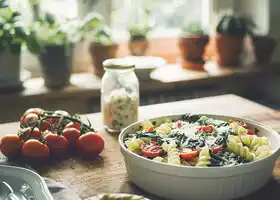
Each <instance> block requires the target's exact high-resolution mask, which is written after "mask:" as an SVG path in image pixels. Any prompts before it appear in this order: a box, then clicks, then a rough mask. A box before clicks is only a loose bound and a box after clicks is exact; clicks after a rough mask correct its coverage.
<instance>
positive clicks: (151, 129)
mask: <svg viewBox="0 0 280 200" xmlns="http://www.w3.org/2000/svg"><path fill="white" fill-rule="evenodd" d="M154 130H155V128H154V127H153V126H151V127H149V128H147V129H146V131H147V132H153V131H154Z"/></svg>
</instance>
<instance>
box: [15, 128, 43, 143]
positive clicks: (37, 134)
mask: <svg viewBox="0 0 280 200" xmlns="http://www.w3.org/2000/svg"><path fill="white" fill-rule="evenodd" d="M41 135H42V134H41V131H40V130H39V129H38V128H37V127H35V128H34V129H33V131H32V133H31V127H27V128H24V129H21V130H20V131H19V137H20V138H21V140H23V141H27V140H28V139H30V138H33V139H37V140H39V139H40V138H41Z"/></svg>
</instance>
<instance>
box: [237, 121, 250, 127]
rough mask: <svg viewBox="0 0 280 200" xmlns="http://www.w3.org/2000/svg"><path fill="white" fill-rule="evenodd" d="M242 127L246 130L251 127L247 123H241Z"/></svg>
mask: <svg viewBox="0 0 280 200" xmlns="http://www.w3.org/2000/svg"><path fill="white" fill-rule="evenodd" d="M239 124H240V126H243V127H244V128H246V129H248V128H249V126H248V124H247V123H246V122H239Z"/></svg>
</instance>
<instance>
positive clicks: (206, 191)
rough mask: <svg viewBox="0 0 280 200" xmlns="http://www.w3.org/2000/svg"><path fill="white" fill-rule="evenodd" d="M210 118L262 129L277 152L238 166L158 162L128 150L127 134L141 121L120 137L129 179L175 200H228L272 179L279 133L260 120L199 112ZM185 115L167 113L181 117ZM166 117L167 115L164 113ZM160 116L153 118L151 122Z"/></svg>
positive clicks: (279, 146) (279, 148) (253, 189)
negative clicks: (243, 123)
mask: <svg viewBox="0 0 280 200" xmlns="http://www.w3.org/2000/svg"><path fill="white" fill-rule="evenodd" d="M200 115H204V116H207V117H211V118H215V119H221V120H229V119H235V120H240V121H244V122H246V123H248V124H249V125H250V126H251V127H255V128H257V129H259V131H260V132H259V134H258V135H261V136H265V137H267V138H268V139H269V141H270V142H271V146H272V148H273V149H274V152H273V154H272V155H270V156H269V157H267V158H265V159H262V160H259V161H254V162H250V163H246V164H242V165H238V166H226V167H188V166H178V165H171V164H166V163H159V162H156V161H153V160H149V159H147V158H144V157H142V156H139V155H137V154H135V153H133V152H131V151H129V150H128V149H127V148H126V147H125V144H124V138H126V136H127V134H129V133H133V132H134V131H136V130H139V126H140V125H141V122H142V121H140V122H136V123H134V124H131V125H130V126H128V127H126V128H125V129H124V130H123V131H122V132H121V134H120V136H119V143H120V147H121V153H122V154H123V156H124V160H125V165H126V169H127V172H128V174H129V177H130V179H131V180H132V182H134V183H135V184H136V185H137V186H138V187H140V188H142V189H143V190H144V191H146V192H148V193H151V194H154V195H156V196H159V197H163V198H167V199H172V200H185V199H188V200H206V199H207V200H209V199H215V200H225V199H235V198H240V197H244V196H246V195H248V194H250V193H252V192H254V191H256V190H258V189H259V188H261V187H262V186H264V185H265V184H266V183H267V181H268V180H269V179H270V178H271V176H272V172H273V168H274V164H275V162H276V160H277V158H278V157H279V153H280V136H279V135H278V133H277V132H276V131H274V130H272V129H271V128H269V127H267V126H265V125H262V124H260V123H258V122H255V121H251V120H247V119H243V118H236V117H229V116H221V115H207V114H200ZM181 116H182V115H174V116H167V117H170V118H171V119H174V120H176V119H179V118H180V117H181ZM165 117H166V116H165ZM160 118H161V117H159V118H153V119H150V120H152V121H155V120H160Z"/></svg>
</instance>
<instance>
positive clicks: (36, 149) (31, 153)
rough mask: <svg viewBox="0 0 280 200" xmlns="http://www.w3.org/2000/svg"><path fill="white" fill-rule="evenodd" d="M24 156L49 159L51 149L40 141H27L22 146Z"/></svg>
mask: <svg viewBox="0 0 280 200" xmlns="http://www.w3.org/2000/svg"><path fill="white" fill-rule="evenodd" d="M22 154H23V155H24V156H25V157H28V158H35V159H37V158H47V157H48V156H49V154H50V150H49V147H48V146H47V145H45V144H43V143H42V142H40V141H39V140H35V139H30V140H27V141H26V142H25V143H24V144H23V146H22Z"/></svg>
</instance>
